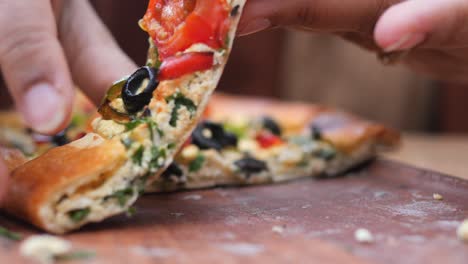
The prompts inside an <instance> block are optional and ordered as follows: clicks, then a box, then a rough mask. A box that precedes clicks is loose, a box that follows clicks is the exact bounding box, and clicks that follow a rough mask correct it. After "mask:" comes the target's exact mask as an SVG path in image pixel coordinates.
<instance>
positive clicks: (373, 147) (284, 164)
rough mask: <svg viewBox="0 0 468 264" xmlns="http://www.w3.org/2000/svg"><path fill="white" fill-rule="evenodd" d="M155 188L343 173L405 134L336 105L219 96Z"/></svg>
mask: <svg viewBox="0 0 468 264" xmlns="http://www.w3.org/2000/svg"><path fill="white" fill-rule="evenodd" d="M208 109H209V111H208V112H207V114H206V119H205V120H204V121H203V122H201V123H200V124H199V125H198V127H197V128H196V129H195V131H194V133H193V134H192V137H191V138H190V139H189V140H188V141H187V142H186V144H185V145H184V147H183V148H182V150H181V151H180V153H179V154H178V155H177V157H176V159H175V162H174V163H173V164H171V166H170V167H169V168H168V169H167V170H166V171H165V172H164V173H163V175H162V177H159V178H158V179H157V181H155V182H154V183H153V184H152V185H149V186H147V188H146V191H147V192H164V191H175V190H183V189H197V188H207V187H213V186H229V185H250V184H264V183H273V182H283V181H287V180H292V179H297V178H301V177H314V176H316V177H320V176H326V177H330V176H335V175H338V174H341V173H343V172H345V171H347V170H349V169H352V168H354V167H356V166H358V165H360V164H362V163H364V162H367V161H369V160H371V159H373V158H375V157H376V155H377V153H378V152H381V151H385V150H391V149H394V148H396V147H397V146H398V145H399V141H400V140H399V139H400V136H399V133H398V132H396V131H394V130H392V129H389V128H386V127H384V126H382V125H379V124H375V123H372V122H369V121H365V120H363V119H360V118H358V117H355V116H353V115H350V114H347V113H344V112H341V111H338V110H336V109H332V108H327V107H321V106H314V105H307V104H302V103H285V102H278V101H273V100H265V99H258V98H257V99H254V98H245V97H234V96H226V95H216V96H214V97H213V98H212V101H211V102H210V105H209V108H208Z"/></svg>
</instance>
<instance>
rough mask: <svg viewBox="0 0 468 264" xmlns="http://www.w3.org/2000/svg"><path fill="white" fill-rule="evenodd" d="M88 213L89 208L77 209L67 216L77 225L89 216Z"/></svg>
mask: <svg viewBox="0 0 468 264" xmlns="http://www.w3.org/2000/svg"><path fill="white" fill-rule="evenodd" d="M90 212H91V209H90V208H84V209H77V210H73V211H71V212H69V213H68V216H69V217H70V219H71V220H72V221H73V222H75V223H78V222H81V221H83V220H84V219H85V218H86V217H87V216H88V215H89V213H90Z"/></svg>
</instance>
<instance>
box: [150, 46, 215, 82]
mask: <svg viewBox="0 0 468 264" xmlns="http://www.w3.org/2000/svg"><path fill="white" fill-rule="evenodd" d="M212 66H213V53H198V52H194V53H185V54H182V55H179V56H173V57H169V58H167V59H166V60H165V61H164V62H163V63H162V64H161V67H160V68H159V75H158V78H159V80H160V81H164V80H172V79H176V78H179V77H181V76H183V75H186V74H189V73H192V72H196V71H204V70H208V69H210V68H211V67H212Z"/></svg>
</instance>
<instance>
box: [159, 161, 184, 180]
mask: <svg viewBox="0 0 468 264" xmlns="http://www.w3.org/2000/svg"><path fill="white" fill-rule="evenodd" d="M183 175H184V172H183V171H182V169H181V168H180V167H179V165H178V164H177V163H175V162H173V163H171V165H169V167H167V169H166V170H165V171H164V172H163V174H162V176H161V177H163V178H164V179H170V178H171V177H172V176H176V177H177V178H180V177H182V176H183Z"/></svg>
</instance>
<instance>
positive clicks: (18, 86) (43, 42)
mask: <svg viewBox="0 0 468 264" xmlns="http://www.w3.org/2000/svg"><path fill="white" fill-rule="evenodd" d="M0 10H1V12H2V14H1V15H0V25H4V26H2V27H0V38H1V39H2V41H1V42H0V68H1V70H2V73H3V77H4V79H5V82H6V84H7V86H8V89H9V90H10V93H11V95H12V97H13V99H14V101H15V103H16V106H17V108H18V110H19V111H20V112H21V113H22V114H23V116H24V118H25V120H26V122H27V123H28V124H29V125H30V126H31V127H32V128H33V129H35V130H36V131H38V132H41V133H55V132H58V131H60V130H62V129H63V128H64V127H65V126H66V121H68V119H69V116H70V112H71V105H72V100H73V88H72V87H73V85H72V82H71V78H70V76H69V75H70V74H69V72H68V67H67V63H66V60H65V56H64V54H63V51H62V49H61V46H60V43H59V41H58V39H57V37H56V35H57V33H56V26H55V19H54V14H53V11H52V7H51V4H50V1H47V0H37V1H14V0H13V1H11V0H0ZM5 10H8V11H6V12H5ZM12 21H13V22H12ZM6 25H8V26H6Z"/></svg>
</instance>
